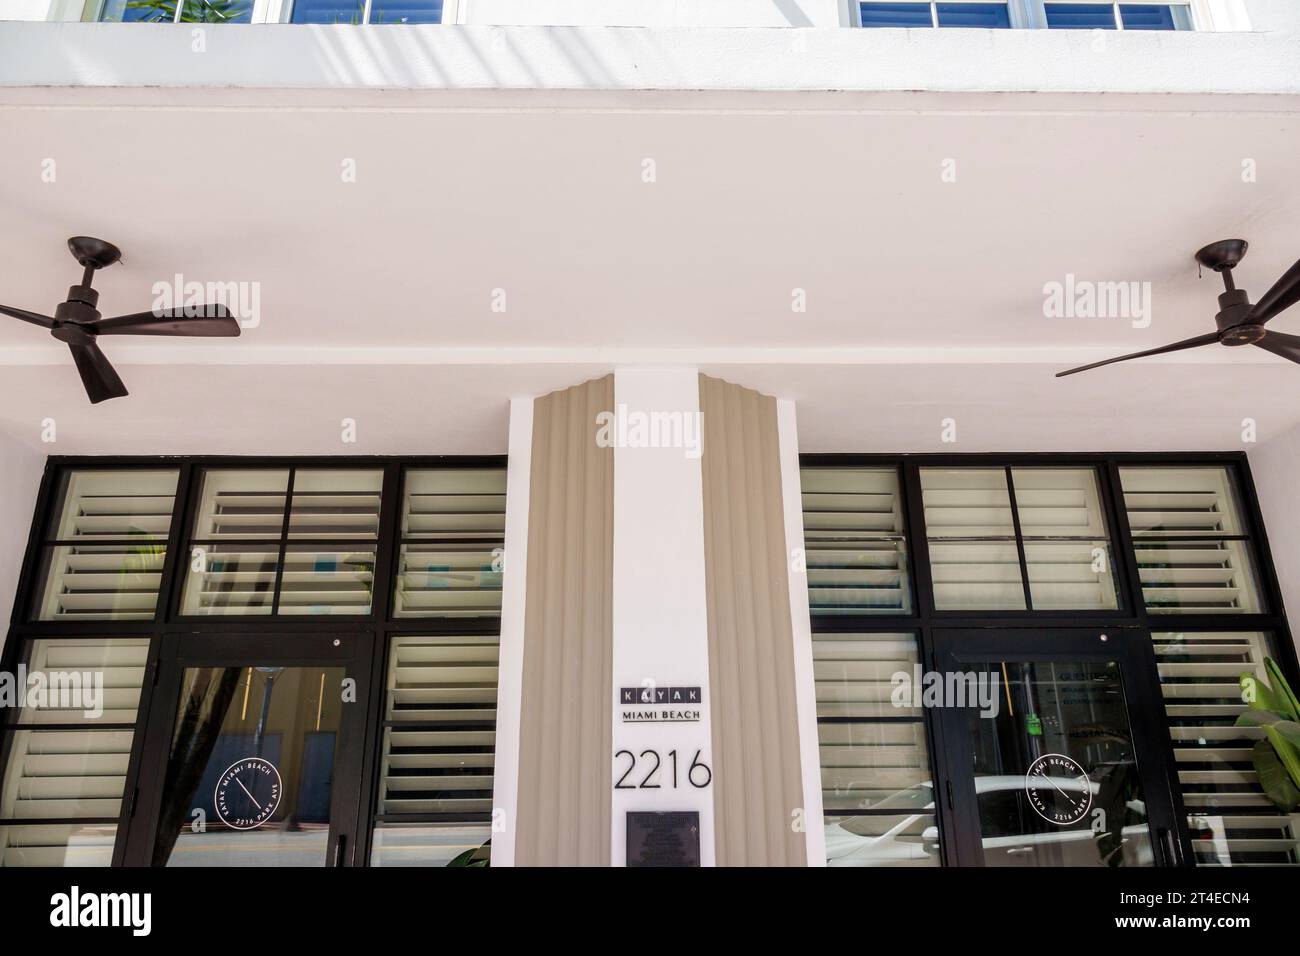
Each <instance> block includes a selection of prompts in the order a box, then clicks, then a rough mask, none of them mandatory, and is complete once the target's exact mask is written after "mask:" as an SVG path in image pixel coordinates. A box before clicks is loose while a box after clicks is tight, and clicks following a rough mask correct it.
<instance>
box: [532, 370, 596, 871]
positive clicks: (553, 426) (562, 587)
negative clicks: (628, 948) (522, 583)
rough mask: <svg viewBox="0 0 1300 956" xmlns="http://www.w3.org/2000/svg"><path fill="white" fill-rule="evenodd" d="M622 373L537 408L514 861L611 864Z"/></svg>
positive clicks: (542, 401) (563, 393)
mask: <svg viewBox="0 0 1300 956" xmlns="http://www.w3.org/2000/svg"><path fill="white" fill-rule="evenodd" d="M613 405H614V379H613V376H606V377H605V378H602V379H598V380H596V381H592V382H587V383H586V384H583V385H577V386H574V387H573V388H568V389H564V390H563V391H559V392H553V393H551V394H549V395H545V396H543V397H542V398H539V399H537V400H536V402H535V403H534V408H533V442H532V462H531V475H530V489H529V503H528V568H527V588H526V591H527V606H526V610H525V615H524V620H525V623H524V651H523V658H524V663H523V683H522V695H521V696H522V699H521V706H520V710H521V720H520V729H519V734H520V739H519V745H520V746H519V784H518V822H517V829H516V834H515V862H516V863H517V864H518V865H520V866H537V865H542V866H607V865H609V860H610V779H611V772H612V771H611V761H612V746H611V726H610V711H609V709H610V701H611V699H612V697H613V684H612V677H611V667H612V632H613V625H612V610H611V597H612V592H613V580H612V578H613V557H612V549H613V528H614V455H613V449H611V448H601V447H598V446H597V444H596V441H595V435H596V424H595V423H596V416H597V415H598V414H599V413H600V412H602V411H609V410H611V409H612V408H613Z"/></svg>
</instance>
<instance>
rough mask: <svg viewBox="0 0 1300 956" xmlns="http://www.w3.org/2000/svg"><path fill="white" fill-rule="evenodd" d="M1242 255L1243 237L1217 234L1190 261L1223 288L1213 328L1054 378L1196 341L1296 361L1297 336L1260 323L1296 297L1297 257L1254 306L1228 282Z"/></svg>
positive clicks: (1299, 297) (1299, 289)
mask: <svg viewBox="0 0 1300 956" xmlns="http://www.w3.org/2000/svg"><path fill="white" fill-rule="evenodd" d="M1245 255H1246V240H1245V239H1221V240H1220V241H1218V242H1212V243H1210V244H1209V245H1208V246H1206V247H1205V248H1204V249H1201V250H1200V251H1198V252H1197V253H1196V261H1197V262H1199V263H1200V264H1201V265H1203V266H1205V267H1206V268H1207V269H1213V270H1214V271H1215V272H1217V273H1219V274H1220V275H1221V276H1223V285H1224V291H1223V293H1222V294H1220V296H1219V313H1218V315H1216V316H1215V317H1214V321H1215V324H1216V325H1218V327H1219V329H1218V331H1217V332H1206V333H1205V334H1204V335H1198V336H1196V337H1195V338H1190V339H1183V341H1181V342H1175V343H1173V344H1172V345H1162V346H1160V348H1157V349H1147V350H1146V351H1145V352H1134V353H1133V354H1132V355H1121V356H1119V357H1118V358H1111V359H1106V360H1104V361H1101V362H1093V363H1092V364H1091V365H1080V366H1079V367H1078V368H1072V369H1067V370H1066V371H1064V372H1057V373H1056V377H1057V378H1060V377H1061V376H1062V375H1073V374H1074V373H1075V372H1086V371H1088V369H1090V368H1098V367H1100V366H1102V365H1111V364H1112V363H1114V362H1127V361H1128V360H1129V359H1135V358H1143V357H1144V356H1147V355H1161V354H1163V353H1165V352H1181V351H1182V350H1183V349H1194V348H1198V347H1199V346H1202V345H1211V344H1213V343H1215V342H1217V343H1218V344H1219V345H1227V346H1237V345H1254V346H1257V347H1259V348H1261V349H1266V350H1267V351H1269V352H1272V353H1273V354H1274V355H1280V356H1282V358H1284V359H1290V360H1291V361H1292V362H1298V363H1300V335H1287V334H1286V333H1285V332H1274V331H1272V330H1270V329H1266V328H1264V323H1266V322H1268V320H1269V319H1271V318H1273V317H1274V316H1275V315H1278V314H1279V313H1280V312H1283V311H1285V310H1286V309H1289V308H1291V306H1293V305H1295V304H1296V303H1297V302H1300V262H1297V263H1296V264H1295V265H1293V266H1292V267H1291V268H1290V269H1288V270H1287V271H1286V272H1285V273H1283V275H1282V278H1280V279H1278V280H1277V282H1275V283H1274V284H1273V288H1271V289H1269V290H1268V291H1267V292H1265V293H1264V297H1263V298H1262V299H1260V300H1259V301H1258V302H1256V303H1255V304H1254V305H1251V304H1250V299H1249V298H1248V297H1247V296H1246V291H1245V290H1244V289H1238V288H1237V286H1236V284H1235V283H1234V282H1233V281H1232V270H1233V269H1234V268H1236V266H1237V263H1239V262H1240V261H1241V260H1242V257H1243V256H1245Z"/></svg>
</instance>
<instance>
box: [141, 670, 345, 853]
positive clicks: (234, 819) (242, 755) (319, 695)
mask: <svg viewBox="0 0 1300 956" xmlns="http://www.w3.org/2000/svg"><path fill="white" fill-rule="evenodd" d="M343 677H344V670H343V668H337V667H336V668H319V667H242V668H240V667H201V668H187V669H186V670H185V672H184V677H183V680H182V685H181V701H180V709H179V713H178V717H177V724H176V731H175V734H174V737H173V740H172V747H171V755H170V757H169V760H168V764H167V778H166V784H165V789H164V793H163V803H162V810H161V813H160V817H159V824H158V834H157V840H156V843H155V847H154V859H153V863H154V865H155V866H162V865H167V866H286V865H288V866H323V865H324V864H325V860H326V844H327V842H328V839H329V826H330V802H331V796H332V788H333V777H334V764H335V756H336V749H337V744H338V732H339V727H340V723H341V718H342V707H343V695H342V681H343ZM196 820H202V821H204V826H203V827H202V828H199V829H197V830H196V828H195V827H194V826H193V824H194V822H195V821H196Z"/></svg>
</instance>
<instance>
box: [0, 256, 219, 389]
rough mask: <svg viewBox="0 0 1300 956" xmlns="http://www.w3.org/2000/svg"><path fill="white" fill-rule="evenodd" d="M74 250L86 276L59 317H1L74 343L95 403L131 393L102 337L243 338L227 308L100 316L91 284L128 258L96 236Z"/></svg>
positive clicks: (18, 312)
mask: <svg viewBox="0 0 1300 956" xmlns="http://www.w3.org/2000/svg"><path fill="white" fill-rule="evenodd" d="M68 249H69V250H70V251H71V252H72V257H73V258H74V259H76V260H77V262H79V263H80V264H81V266H82V268H83V269H85V272H84V273H83V274H82V276H81V284H80V285H74V286H73V287H72V288H70V289H69V290H68V299H67V301H66V302H62V303H60V304H59V305H57V306H55V307H54V317H53V318H50V317H49V316H48V315H40V314H38V313H36V312H28V311H26V310H25V309H15V308H11V307H10V306H7V305H0V313H3V314H4V315H11V316H13V317H14V318H15V319H22V320H23V321H24V322H30V323H32V324H33V325H39V326H41V328H45V329H49V330H50V334H51V335H53V336H54V337H55V338H56V339H58V340H59V341H60V342H66V343H68V348H69V349H70V350H71V352H72V360H73V361H74V362H76V363H77V371H78V372H79V373H80V374H81V381H82V384H83V385H85V386H86V394H87V395H88V396H89V397H90V401H91V404H98V403H99V402H102V401H106V400H107V399H110V398H120V397H122V396H123V395H126V394H127V391H126V386H125V385H123V384H122V379H120V378H119V377H118V374H117V372H116V371H115V370H114V368H113V366H112V363H110V362H109V361H108V356H106V355H105V354H104V353H103V352H102V351H100V348H99V345H98V344H97V343H96V341H95V340H96V339H98V338H99V337H100V336H101V335H186V336H223V337H226V336H235V335H238V334H239V323H238V322H237V321H236V320H235V318H234V317H233V316H232V315H231V314H230V310H229V309H227V308H226V307H225V306H224V305H187V306H180V307H178V308H175V309H160V310H158V311H154V312H136V313H134V314H132V315H119V316H115V317H114V318H111V319H104V318H100V314H99V311H98V310H97V309H96V308H95V306H96V304H98V302H99V293H98V292H96V291H95V290H94V289H92V288H91V287H90V283H91V281H92V280H93V279H94V278H95V273H96V271H98V270H99V269H103V268H104V267H105V266H111V265H112V264H113V263H115V262H117V261H118V260H119V259H121V258H122V252H121V250H120V249H118V248H117V246H115V245H113V244H112V243H111V242H105V241H104V240H103V239H92V238H91V237H90V236H73V237H72V238H71V239H69V240H68Z"/></svg>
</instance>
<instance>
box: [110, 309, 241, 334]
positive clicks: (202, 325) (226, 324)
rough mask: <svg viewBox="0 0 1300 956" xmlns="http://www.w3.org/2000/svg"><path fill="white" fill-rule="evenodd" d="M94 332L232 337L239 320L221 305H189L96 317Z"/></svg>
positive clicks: (237, 331)
mask: <svg viewBox="0 0 1300 956" xmlns="http://www.w3.org/2000/svg"><path fill="white" fill-rule="evenodd" d="M92 328H93V329H94V330H95V334H96V335H185V336H207V337H221V338H233V337H234V336H237V335H239V322H238V321H237V320H236V319H235V317H234V316H233V315H231V314H230V310H229V309H227V308H226V307H225V306H224V305H192V306H185V307H183V308H180V309H159V310H158V311H157V312H137V313H135V314H134V315H117V316H114V317H113V318H111V319H100V320H99V321H98V322H96V323H95V324H94V325H93V326H92Z"/></svg>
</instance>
